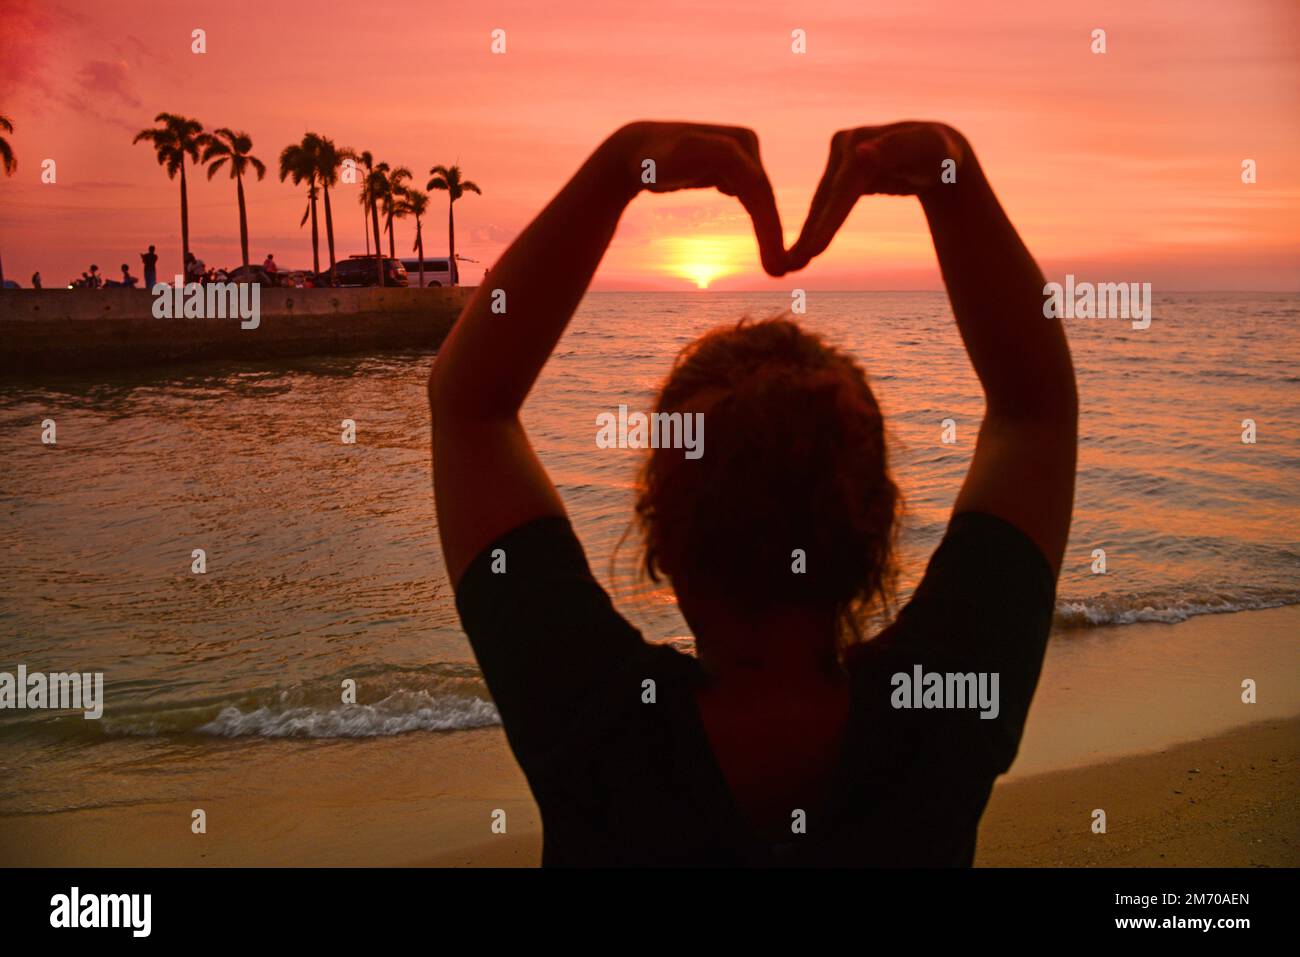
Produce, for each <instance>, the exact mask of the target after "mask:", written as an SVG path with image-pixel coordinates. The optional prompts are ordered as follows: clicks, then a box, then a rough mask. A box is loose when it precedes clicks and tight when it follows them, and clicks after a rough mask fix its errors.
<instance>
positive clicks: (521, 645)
mask: <svg viewBox="0 0 1300 957" xmlns="http://www.w3.org/2000/svg"><path fill="white" fill-rule="evenodd" d="M456 608H457V610H458V611H459V613H460V619H461V624H462V625H463V626H464V629H465V633H466V634H467V635H468V636H469V641H470V645H471V646H472V647H473V649H474V655H475V657H476V658H477V659H478V664H479V668H480V670H481V671H482V672H483V677H484V680H485V681H486V682H487V686H488V691H489V692H490V693H491V695H492V698H493V700H494V701H495V703H496V706H497V710H498V711H499V712H500V714H501V722H502V724H503V725H504V726H505V730H506V736H507V738H508V739H509V741H510V746H511V748H512V749H513V750H514V752H515V756H516V757H517V758H518V759H519V761H520V763H521V764H523V765H524V766H525V769H526V770H527V768H528V766H529V764H530V763H531V762H533V761H534V760H536V759H538V758H540V757H541V756H543V755H544V754H545V753H546V752H547V751H548V750H549V749H551V748H552V747H554V746H555V745H557V744H559V743H562V742H563V741H564V740H565V739H566V737H567V736H568V735H570V734H571V733H572V732H573V731H574V730H575V728H576V726H577V722H579V721H580V720H581V719H582V718H583V717H584V716H585V715H587V712H588V711H589V710H590V708H591V707H592V706H593V703H598V702H599V701H600V698H601V695H602V693H603V692H605V691H606V690H607V689H608V686H609V683H610V682H611V681H612V680H614V678H615V676H616V675H618V674H619V673H620V671H622V670H624V669H626V668H627V667H628V665H629V663H630V662H631V661H632V660H633V659H635V658H636V657H637V656H638V655H639V654H641V653H642V652H643V651H644V650H645V647H646V646H645V643H644V641H643V640H642V638H641V634H640V632H638V631H637V630H636V629H635V628H633V627H632V626H631V625H630V624H629V623H628V622H627V620H626V619H624V618H623V616H622V615H620V614H619V613H618V612H617V611H616V610H615V609H614V606H613V603H612V602H611V601H610V599H609V596H608V595H607V594H606V593H605V590H604V589H603V588H601V586H600V584H599V583H597V581H596V580H595V578H594V577H592V574H591V570H590V568H589V567H588V565H587V558H586V555H585V553H584V552H583V549H582V545H581V544H580V543H579V542H578V539H577V537H576V536H575V535H574V534H573V528H572V526H571V525H570V524H569V521H568V519H567V518H563V517H549V518H541V519H536V520H534V521H531V522H527V523H525V524H524V525H521V526H519V527H518V528H515V529H513V530H512V531H509V532H507V533H506V534H505V535H503V536H501V537H500V538H499V539H497V540H496V541H495V542H493V543H492V544H490V545H488V546H487V547H486V548H485V549H484V550H483V551H482V553H480V554H479V555H478V556H477V557H476V558H475V559H474V560H473V562H471V563H470V565H469V567H468V568H467V569H466V571H465V574H464V575H463V576H462V578H461V581H460V586H459V588H458V589H457V592H456Z"/></svg>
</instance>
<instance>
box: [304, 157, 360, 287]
mask: <svg viewBox="0 0 1300 957" xmlns="http://www.w3.org/2000/svg"><path fill="white" fill-rule="evenodd" d="M307 138H308V139H311V140H312V141H313V143H314V149H313V152H314V153H315V156H316V177H317V179H319V180H320V184H321V191H322V192H323V193H324V195H325V238H326V240H327V241H328V244H329V250H330V283H331V284H333V283H334V282H335V281H336V279H337V273H336V265H337V264H336V260H335V258H334V214H333V212H331V210H330V187H331V186H337V185H338V181H339V167H340V166H342V165H343V160H345V159H347V158H348V157H349V156H351V155H352V151H351V150H349V149H346V148H345V149H339V148H338V147H336V146H335V145H334V141H333V140H332V139H330V138H329V137H326V136H320V135H318V134H316V133H308V134H307Z"/></svg>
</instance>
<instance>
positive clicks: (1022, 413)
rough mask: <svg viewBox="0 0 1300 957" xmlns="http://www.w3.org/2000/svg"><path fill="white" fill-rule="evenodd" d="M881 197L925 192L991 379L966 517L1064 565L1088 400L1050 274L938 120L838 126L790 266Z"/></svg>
mask: <svg viewBox="0 0 1300 957" xmlns="http://www.w3.org/2000/svg"><path fill="white" fill-rule="evenodd" d="M870 193H887V194H893V195H915V196H918V197H919V198H920V200H921V205H922V208H923V209H924V210H925V215H926V219H927V220H928V222H929V224H930V233H931V236H932V237H933V239H934V248H935V252H936V253H937V254H938V257H939V266H940V269H941V270H942V272H943V279H944V283H945V284H946V285H947V287H948V298H949V300H950V301H951V303H952V310H953V315H954V316H955V317H956V319H957V327H958V329H959V330H960V332H961V336H962V340H963V341H964V342H965V344H966V351H967V353H969V355H970V358H971V363H972V365H973V366H974V367H975V372H976V374H977V375H978V376H979V379H980V382H981V384H982V385H983V387H984V396H985V402H986V407H985V414H984V423H983V425H982V426H981V428H980V434H979V440H978V442H977V443H976V446H975V454H974V457H973V459H972V460H971V466H970V471H969V472H968V473H967V475H966V480H965V482H964V483H963V485H962V488H961V492H960V493H959V494H958V496H957V501H956V504H955V505H954V506H953V511H954V513H959V512H975V511H978V512H988V513H990V514H993V515H996V516H998V517H1000V518H1003V519H1005V520H1007V521H1009V522H1010V523H1011V524H1013V525H1015V526H1016V527H1017V528H1019V529H1020V530H1021V531H1022V532H1024V533H1025V534H1026V535H1028V536H1029V537H1030V538H1031V539H1033V541H1034V542H1035V544H1037V545H1038V547H1039V548H1040V549H1041V550H1042V552H1043V554H1044V555H1045V556H1046V557H1047V560H1048V561H1049V562H1050V563H1051V565H1052V568H1053V570H1054V571H1059V569H1060V565H1061V559H1062V556H1063V554H1064V551H1065V543H1066V539H1067V537H1068V535H1069V530H1070V515H1071V512H1072V510H1073V503H1074V471H1075V457H1076V445H1077V437H1078V428H1077V419H1078V398H1077V393H1076V389H1075V381H1074V367H1073V364H1072V363H1071V360H1070V350H1069V347H1068V346H1067V345H1066V341H1065V333H1064V331H1063V330H1062V328H1061V323H1060V320H1059V319H1048V318H1044V316H1043V302H1044V293H1043V274H1042V273H1041V272H1040V271H1039V269H1038V266H1037V264H1036V263H1035V262H1034V259H1033V257H1032V256H1031V255H1030V254H1029V251H1028V250H1027V249H1026V248H1025V245H1024V243H1023V242H1021V240H1020V236H1019V235H1018V234H1017V233H1016V230H1015V227H1013V226H1012V225H1011V221H1010V220H1009V219H1007V216H1006V213H1004V212H1003V210H1002V207H1001V205H1000V204H999V203H998V200H997V197H996V196H995V195H994V194H993V190H992V188H991V187H990V186H989V184H988V181H987V180H986V179H985V178H984V172H983V170H982V169H981V168H980V165H979V162H978V161H977V160H976V158H975V155H974V153H973V152H972V151H971V149H970V146H969V144H968V143H967V142H966V140H965V138H964V137H962V136H961V134H959V133H958V132H957V131H956V130H953V129H952V128H951V127H948V126H944V125H942V124H938V123H894V124H891V125H889V126H873V127H862V128H860V129H856V130H847V131H844V132H842V133H837V134H836V135H835V138H834V139H833V140H832V143H831V159H830V163H829V165H828V167H827V170H826V175H825V176H824V177H823V179H822V182H821V185H820V186H819V187H818V190H817V194H816V196H815V197H814V199H813V208H812V210H811V211H810V213H809V215H808V221H807V223H805V225H804V229H803V232H802V234H801V235H800V237H799V241H798V242H797V243H796V244H795V246H794V247H793V249H792V250H791V252H790V267H791V268H793V269H797V268H800V267H802V266H803V265H804V264H805V263H806V262H807V261H808V260H809V259H810V258H811V257H813V256H815V255H817V253H819V252H821V251H822V250H823V249H825V248H826V246H827V245H828V244H829V243H830V240H831V238H832V237H833V236H834V234H835V231H836V229H838V228H839V226H840V224H841V223H842V222H843V221H844V219H845V218H846V217H847V216H848V214H849V211H850V210H851V209H852V208H853V205H854V203H856V202H857V199H858V197H859V196H862V195H863V194H870Z"/></svg>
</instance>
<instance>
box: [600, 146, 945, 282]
mask: <svg viewBox="0 0 1300 957" xmlns="http://www.w3.org/2000/svg"><path fill="white" fill-rule="evenodd" d="M620 134H622V135H623V136H625V137H627V138H629V139H630V140H631V150H632V155H635V156H638V157H646V156H653V157H657V162H656V175H655V177H654V178H653V179H652V180H651V181H649V182H645V183H644V185H645V186H646V188H647V189H649V190H650V191H651V192H657V193H666V192H672V191H675V190H679V189H706V188H715V189H718V190H719V191H721V192H723V193H725V194H727V195H728V196H735V197H736V198H737V199H739V200H740V202H741V204H742V205H744V207H745V209H746V211H747V212H748V213H749V216H750V219H751V220H752V221H753V224H754V233H755V235H756V237H757V239H758V249H759V256H760V258H761V260H762V263H763V268H764V270H765V271H766V272H767V273H769V274H770V275H773V276H782V275H784V274H785V273H788V272H793V271H795V270H798V269H802V268H803V267H804V266H806V265H808V263H809V262H810V261H811V260H812V259H813V257H815V256H817V255H818V254H819V253H821V252H822V251H823V250H825V249H826V247H827V246H829V245H830V242H831V240H832V239H833V238H834V237H835V233H836V232H837V231H838V230H839V228H840V226H841V225H843V223H844V220H845V219H847V218H848V215H849V213H850V212H851V211H852V209H853V206H854V204H856V203H857V201H858V198H859V197H861V196H867V195H872V194H877V193H880V194H886V195H894V196H909V195H911V196H922V197H923V196H924V195H925V194H926V193H928V191H929V190H931V189H933V188H934V187H936V186H937V185H939V184H940V183H943V182H948V183H951V182H954V181H955V178H956V171H957V169H958V168H959V167H960V166H961V165H962V163H963V162H964V161H965V160H966V158H967V157H968V156H969V155H970V148H969V146H968V145H967V143H966V141H965V139H964V138H963V137H962V135H961V134H960V133H958V132H957V131H956V130H954V129H953V128H952V127H950V126H946V125H944V124H942V123H930V122H918V121H907V122H901V123H890V124H887V125H884V126H862V127H857V128H856V129H848V130H841V131H840V132H838V133H836V134H835V135H834V136H832V137H831V147H830V157H829V159H828V160H827V163H826V170H825V172H824V173H823V174H822V178H821V182H820V183H818V185H817V190H816V192H815V193H814V194H813V199H812V203H811V205H810V207H809V210H808V216H807V218H806V219H805V220H804V224H803V229H802V230H801V231H800V234H799V238H798V239H797V240H796V241H795V244H794V245H793V246H791V247H790V248H789V249H788V250H787V249H786V248H785V245H784V236H783V234H782V230H781V217H780V214H779V213H778V212H777V208H776V198H775V195H774V194H773V192H772V185H771V183H770V182H769V180H768V177H767V172H766V170H764V168H763V163H762V159H761V158H760V156H759V150H758V137H757V136H756V135H755V134H754V132H753V131H752V130H750V129H747V128H745V127H739V126H715V125H709V124H699V123H654V122H645V123H633V124H630V125H629V126H627V127H624V129H623V130H621V131H620ZM638 172H639V170H638Z"/></svg>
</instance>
